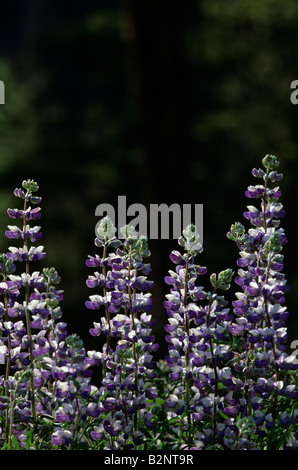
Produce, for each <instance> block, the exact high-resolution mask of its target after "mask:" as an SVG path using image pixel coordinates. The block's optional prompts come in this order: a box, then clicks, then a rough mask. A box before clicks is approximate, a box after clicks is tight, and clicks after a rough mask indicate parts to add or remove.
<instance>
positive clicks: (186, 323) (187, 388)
mask: <svg viewBox="0 0 298 470" xmlns="http://www.w3.org/2000/svg"><path fill="white" fill-rule="evenodd" d="M189 256H190V253H189V250H188V251H187V260H186V267H185V278H184V328H185V332H186V335H187V338H188V337H189V319H188V314H187V296H188V292H187V278H188V269H189ZM188 368H189V349H188V341H187V344H186V351H185V369H186V377H185V406H186V413H187V423H188V438H189V441H190V435H191V433H190V428H191V416H190V408H189V401H190V399H189V394H190V378H189V376H188ZM189 445H190V442H189Z"/></svg>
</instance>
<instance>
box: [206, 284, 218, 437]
mask: <svg viewBox="0 0 298 470" xmlns="http://www.w3.org/2000/svg"><path fill="white" fill-rule="evenodd" d="M215 292H216V290H215V289H214V291H213V293H212V295H211V298H210V301H209V308H208V313H207V322H206V324H207V328H209V324H210V315H211V305H212V297H213V295H214V294H215ZM209 345H210V352H211V361H212V367H213V370H214V376H215V385H214V401H213V433H214V434H213V438H214V439H215V432H216V413H217V404H216V400H217V395H218V373H217V367H216V364H215V358H214V352H213V343H212V338H211V336H210V339H209Z"/></svg>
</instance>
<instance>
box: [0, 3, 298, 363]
mask: <svg viewBox="0 0 298 470" xmlns="http://www.w3.org/2000/svg"><path fill="white" fill-rule="evenodd" d="M297 44H298V4H297V2H296V1H295V0H289V1H286V2H276V1H273V0H242V1H239V0H231V1H228V2H222V1H220V0H212V1H210V0H209V1H208V0H201V1H191V2H176V3H175V2H169V1H157V0H150V1H147V0H143V1H137V0H136V1H132V0H126V1H125V0H123V1H115V0H106V1H103V0H94V1H93V0H87V1H85V2H82V1H77V0H72V1H69V0H64V1H61V0H59V1H58V0H43V1H40V0H24V1H21V0H0V79H1V80H3V81H4V83H5V86H6V104H5V105H2V106H1V107H0V227H1V233H2V235H1V236H0V248H1V250H4V251H5V250H6V249H7V246H9V241H8V240H6V239H5V237H4V231H5V228H6V225H7V224H9V223H11V221H9V219H8V217H7V215H6V209H7V207H15V205H16V204H17V203H19V202H20V201H17V200H16V199H15V198H14V197H13V196H12V193H13V189H14V188H15V187H20V185H21V182H22V181H23V179H27V178H31V179H35V180H36V181H37V182H38V183H39V185H40V195H42V196H43V203H42V209H43V217H42V219H41V225H42V229H43V233H44V237H43V244H44V246H45V249H46V252H47V257H46V260H45V262H44V264H45V265H50V266H55V267H56V269H57V270H58V272H59V274H60V275H61V277H62V282H61V288H62V289H64V291H65V297H64V301H63V303H62V309H63V315H64V316H63V319H64V321H66V322H67V323H68V325H69V331H70V332H75V333H78V334H80V335H81V337H82V338H83V340H84V342H85V344H86V345H87V348H90V347H91V348H93V347H96V342H95V341H94V340H93V339H92V338H91V337H90V335H89V328H90V327H92V324H93V321H97V320H98V316H99V314H98V312H91V311H89V310H87V309H86V308H85V306H84V302H85V300H87V299H88V296H89V295H91V294H92V293H94V292H93V291H90V290H89V289H88V288H87V287H86V285H85V281H86V278H87V276H88V274H92V272H91V270H90V269H89V270H88V268H86V267H85V259H86V258H87V255H88V254H90V255H93V254H94V253H96V252H97V249H96V247H95V246H94V244H93V241H94V228H95V224H96V222H97V218H96V217H95V208H96V206H97V205H99V204H101V203H110V204H113V205H114V206H115V207H116V205H117V198H118V195H126V197H127V205H129V204H132V203H135V202H136V203H140V204H144V205H146V206H147V207H148V205H149V204H152V203H158V204H160V203H162V202H164V203H167V204H172V203H174V202H176V203H179V204H183V203H191V204H204V253H203V254H202V255H201V258H200V261H199V262H200V264H202V265H206V266H207V267H208V272H209V275H210V274H211V273H212V272H219V271H220V270H222V269H225V268H227V267H231V268H233V269H236V259H237V254H238V251H237V249H236V246H234V244H233V243H232V242H230V241H228V240H227V238H226V233H227V231H228V230H229V227H230V225H231V224H232V223H233V222H235V221H236V220H239V221H240V222H243V223H245V222H244V219H243V216H242V213H243V211H244V210H245V209H246V205H247V204H249V201H248V200H247V199H246V198H245V196H244V191H245V189H246V187H247V185H249V184H255V182H256V181H255V179H254V178H253V177H252V176H251V169H252V168H253V167H259V166H260V165H261V159H262V158H263V157H264V155H265V154H267V153H272V154H275V155H277V156H278V158H279V159H280V161H281V168H280V170H281V171H282V172H283V173H284V176H285V178H284V181H283V182H282V183H281V186H282V190H283V197H282V202H283V204H284V206H285V209H286V211H287V217H286V219H284V222H283V226H284V227H285V229H286V233H287V236H288V239H289V243H288V245H287V246H286V248H285V250H284V254H285V261H286V263H285V272H286V275H287V278H288V282H289V284H290V285H291V286H292V289H291V292H290V293H289V294H288V298H287V305H288V307H289V310H290V315H291V316H290V320H289V323H288V328H289V337H290V340H293V339H297V338H298V328H297V325H298V317H297V302H298V299H297V294H296V291H297V288H298V273H297V269H296V266H297V264H298V259H297V258H298V256H297V249H296V246H297V235H296V218H297V209H296V208H297V195H296V176H297V170H298V141H297V117H298V106H295V105H293V104H292V103H291V101H290V95H291V93H292V91H293V90H291V89H290V84H291V82H292V81H293V80H296V79H298V66H297V59H298V48H297ZM246 226H247V224H246ZM174 248H176V242H175V241H174V242H173V241H171V240H170V241H165V240H159V241H154V240H152V241H150V249H151V252H152V258H151V262H152V267H153V272H152V275H151V279H153V280H154V281H155V288H154V290H153V301H154V311H153V315H154V317H155V318H156V320H157V327H156V329H155V333H156V337H157V341H158V342H160V343H162V342H163V337H164V332H163V324H164V322H165V321H166V314H165V311H164V308H163V307H162V302H163V300H164V295H165V294H166V293H167V291H168V290H167V288H165V287H164V284H163V278H164V276H165V275H166V273H167V270H168V269H171V268H172V266H171V264H170V260H169V253H170V251H171V250H172V249H174ZM41 268H42V264H41V266H39V267H36V269H41ZM202 283H203V284H204V285H205V286H206V287H208V277H207V276H205V277H204V278H202ZM235 290H237V289H236V288H235V287H233V289H232V292H231V294H230V295H232V294H233V292H234V291H235ZM162 352H163V350H162V349H161V354H162Z"/></svg>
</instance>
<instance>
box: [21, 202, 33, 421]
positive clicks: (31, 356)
mask: <svg viewBox="0 0 298 470" xmlns="http://www.w3.org/2000/svg"><path fill="white" fill-rule="evenodd" d="M26 209H27V199H26V198H25V200H24V215H23V234H24V253H26V254H27V257H26V275H27V276H29V271H30V270H29V258H28V240H27V237H26ZM28 306H29V283H28V279H27V280H26V284H25V309H26V326H27V334H28V336H29V358H30V368H31V370H32V374H31V376H30V396H31V409H32V416H33V418H34V419H36V412H35V393H34V377H33V371H34V362H33V347H32V334H31V326H30V321H31V318H30V310H29V308H28Z"/></svg>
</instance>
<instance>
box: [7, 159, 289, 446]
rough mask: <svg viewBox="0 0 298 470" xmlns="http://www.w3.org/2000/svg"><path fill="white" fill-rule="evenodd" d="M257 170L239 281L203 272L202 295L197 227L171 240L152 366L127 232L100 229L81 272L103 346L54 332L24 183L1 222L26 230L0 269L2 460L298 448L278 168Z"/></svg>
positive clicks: (139, 255)
mask: <svg viewBox="0 0 298 470" xmlns="http://www.w3.org/2000/svg"><path fill="white" fill-rule="evenodd" d="M262 163H263V167H264V169H253V172H252V173H253V176H254V177H256V178H259V179H263V184H258V185H255V186H249V187H248V189H247V191H246V196H247V197H248V198H250V199H253V198H255V199H258V200H259V201H260V205H259V207H255V206H252V205H249V206H248V207H247V208H248V211H246V212H244V217H245V218H246V219H248V220H249V221H250V223H251V226H252V228H250V229H248V231H246V230H245V228H244V226H243V225H242V224H241V223H239V222H237V223H235V224H233V225H232V226H231V228H230V231H229V232H228V234H227V236H228V238H229V239H231V240H233V241H235V242H236V244H237V246H238V248H239V258H238V260H237V265H238V267H239V270H238V272H237V274H236V276H234V272H233V270H232V269H226V270H224V271H221V272H220V273H218V274H216V273H213V274H211V276H210V284H209V287H208V288H205V287H204V286H202V285H200V283H198V280H199V279H201V276H203V275H205V274H206V272H207V269H206V268H205V267H204V266H201V265H199V264H198V263H197V262H196V257H197V255H199V254H200V253H201V252H202V250H203V247H202V245H201V244H200V242H199V236H198V232H197V229H196V227H195V226H194V225H190V226H188V227H186V229H185V230H184V231H183V233H182V235H181V237H180V239H179V240H178V243H179V245H180V247H181V251H179V250H174V251H173V252H172V253H171V254H170V260H171V262H172V263H173V264H174V266H175V268H174V269H173V270H170V271H169V275H168V276H166V278H165V282H166V284H167V285H168V286H169V289H170V292H169V294H167V295H166V300H165V302H164V307H165V309H166V311H167V316H168V323H167V324H166V325H165V327H164V328H165V331H166V336H165V340H166V342H167V344H168V355H167V356H166V357H165V358H164V359H163V360H160V361H159V362H156V360H155V359H154V353H155V352H156V351H157V349H158V344H156V343H155V337H154V335H153V327H154V320H153V318H152V315H151V313H150V312H151V310H152V299H151V294H150V293H149V292H148V291H149V290H150V288H151V287H152V284H153V282H152V281H150V280H149V279H148V275H149V274H150V272H151V267H150V264H149V263H147V262H145V258H148V257H149V256H150V252H149V250H148V244H147V240H146V239H145V238H144V237H139V236H138V234H137V232H136V231H135V228H134V227H132V226H129V225H128V226H125V227H121V228H120V234H121V237H120V239H118V238H117V237H116V228H115V227H114V225H113V223H112V221H111V220H110V219H109V218H108V217H105V218H103V219H102V220H101V222H100V223H99V224H98V226H97V237H96V239H95V245H96V247H97V248H98V249H99V250H100V254H96V255H95V256H89V257H88V259H87V261H86V265H87V266H88V267H90V268H93V269H94V270H95V271H94V272H93V274H92V275H90V276H88V279H87V281H86V283H87V286H88V287H89V288H90V289H94V290H95V294H93V295H91V296H90V297H89V300H87V301H86V307H87V309H88V310H90V311H91V312H95V313H96V315H98V312H99V317H98V318H97V321H95V322H94V324H93V328H91V329H90V334H91V335H92V336H94V337H98V336H101V337H102V338H104V344H103V345H101V349H99V350H93V351H86V350H85V348H84V345H83V342H82V340H81V339H80V337H79V336H78V335H76V334H74V335H69V334H68V333H67V324H66V323H65V322H63V321H62V311H61V308H60V302H61V300H62V298H63V292H62V291H61V290H57V285H58V284H59V281H60V278H59V276H58V273H57V272H56V270H55V269H54V268H44V269H43V271H42V272H39V271H33V270H32V269H31V266H32V265H34V263H36V262H38V261H40V260H41V259H43V258H44V257H45V252H44V250H43V246H37V247H36V246H34V244H35V243H36V242H38V241H39V240H40V239H41V237H42V234H41V232H40V227H39V226H34V227H32V226H31V225H30V224H31V223H34V222H35V221H37V220H39V218H40V215H41V209H40V207H39V206H38V204H39V203H40V202H41V198H40V197H39V196H37V195H36V192H37V191H38V189H39V188H38V185H37V184H36V183H35V182H34V181H32V180H27V181H24V182H23V185H22V188H21V189H16V190H15V192H14V194H15V196H16V197H18V198H19V199H22V200H23V208H22V209H8V215H9V217H10V218H12V219H17V220H18V221H19V222H21V224H22V226H21V227H19V226H17V225H9V226H8V230H7V231H6V237H7V238H9V239H12V240H18V239H21V240H22V246H20V247H14V246H12V247H9V250H8V253H3V254H2V255H1V257H0V273H1V276H2V280H1V282H0V295H1V303H0V360H1V363H2V364H3V370H4V372H3V374H2V375H1V379H0V441H1V442H0V445H1V448H2V449H37V450H46V449H69V450H75V449H104V450H109V449H114V450H124V449H128V450H130V449H139V450H147V449H161V450H165V449H182V450H198V449H206V450H211V449H231V450H235V449H245V450H251V449H288V448H294V449H297V448H298V431H297V424H298V409H297V399H298V390H297V369H298V364H297V362H298V361H297V358H296V357H295V356H290V355H288V354H287V328H286V320H287V318H288V316H289V314H288V311H287V308H286V307H285V306H284V302H285V294H286V292H287V290H288V286H287V281H286V279H285V275H284V274H283V272H282V271H283V255H282V248H283V245H284V244H285V243H286V242H287V240H286V237H285V234H284V230H283V229H282V228H281V227H280V221H281V219H282V217H283V216H284V215H285V211H284V210H283V206H282V204H281V203H280V202H279V198H280V196H281V191H280V189H279V187H273V188H271V187H270V184H271V183H272V182H273V183H275V182H276V181H280V180H281V179H282V175H281V174H279V173H277V167H278V161H277V159H276V157H274V156H272V155H266V157H265V158H264V159H263V161H262ZM32 207H33V208H32ZM22 265H23V266H24V269H23V270H22V272H21V274H18V266H22ZM233 279H234V281H235V283H236V285H237V286H238V287H239V292H237V293H236V300H234V301H233V302H232V306H230V305H229V301H228V300H226V298H225V292H226V291H227V290H228V289H229V288H230V286H231V283H232V281H233ZM100 312H103V315H101V314H100ZM94 370H95V371H96V374H97V375H98V371H100V374H101V382H100V385H99V386H95V385H93V384H92V374H93V373H94Z"/></svg>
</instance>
